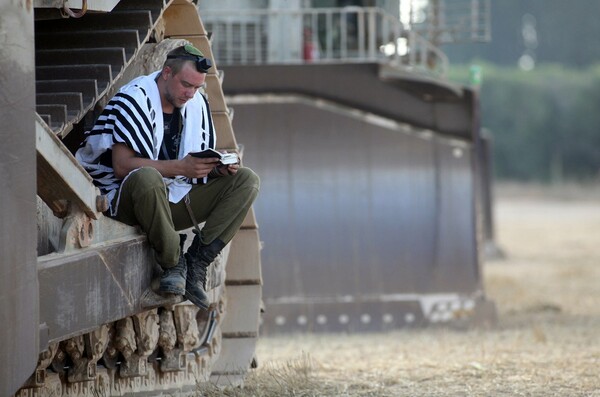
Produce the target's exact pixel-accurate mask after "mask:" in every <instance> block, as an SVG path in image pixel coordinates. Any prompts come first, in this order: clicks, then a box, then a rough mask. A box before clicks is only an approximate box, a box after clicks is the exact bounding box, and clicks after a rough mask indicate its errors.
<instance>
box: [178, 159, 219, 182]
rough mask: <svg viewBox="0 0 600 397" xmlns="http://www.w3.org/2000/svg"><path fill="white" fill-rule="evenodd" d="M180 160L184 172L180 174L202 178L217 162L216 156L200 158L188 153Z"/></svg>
mask: <svg viewBox="0 0 600 397" xmlns="http://www.w3.org/2000/svg"><path fill="white" fill-rule="evenodd" d="M180 161H181V163H182V166H183V167H184V168H183V169H184V172H183V173H182V174H180V175H183V176H186V177H188V178H204V177H205V176H207V175H208V173H209V172H210V171H211V170H212V169H213V168H215V167H216V166H217V164H218V163H219V159H218V158H216V157H211V158H205V159H202V158H198V157H194V156H192V155H189V154H188V155H187V156H185V157H184V158H183V159H182V160H180Z"/></svg>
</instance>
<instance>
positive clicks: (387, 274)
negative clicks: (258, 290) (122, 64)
mask: <svg viewBox="0 0 600 397" xmlns="http://www.w3.org/2000/svg"><path fill="white" fill-rule="evenodd" d="M307 74H308V72H307ZM235 98H236V97H233V102H232V101H230V103H233V107H234V109H235V119H234V126H235V128H236V131H237V137H238V140H239V141H240V142H241V143H242V144H243V145H244V147H245V150H246V151H247V154H246V155H245V156H244V162H245V163H246V164H247V165H248V166H249V167H251V168H253V169H254V170H255V171H257V172H258V173H259V175H261V181H262V187H261V194H260V196H259V199H258V200H257V203H256V204H255V210H256V213H257V216H258V217H259V219H261V226H260V230H261V240H263V241H264V249H263V255H262V261H263V277H264V299H265V305H266V313H265V320H264V323H263V329H265V331H266V332H270V331H274V330H277V331H278V330H298V329H303V330H305V331H310V330H326V331H327V330H341V329H344V330H358V331H360V330H381V329H387V328H391V327H393V326H396V327H398V326H405V325H416V324H420V323H422V319H423V318H425V317H427V318H426V320H427V321H431V322H436V321H443V320H447V319H448V316H452V315H455V314H456V313H458V312H461V311H464V312H469V311H472V310H474V307H475V306H476V305H477V299H476V297H477V296H478V295H479V294H480V292H481V291H480V288H481V286H480V280H479V270H478V260H477V254H476V253H477V247H476V233H475V209H474V208H475V207H474V200H475V197H474V193H473V192H474V180H473V178H474V176H473V169H472V164H471V161H472V144H471V143H470V142H469V141H467V140H457V139H449V138H448V137H446V136H444V135H443V134H437V133H434V132H432V131H423V130H420V129H416V128H414V127H411V126H408V125H406V124H401V123H395V122H393V121H391V120H387V119H377V117H376V116H373V115H369V114H365V113H361V112H359V111H357V110H356V109H354V108H350V107H345V106H341V105H339V104H335V103H333V102H331V103H325V101H323V100H322V99H320V98H311V97H298V96H293V95H292V96H285V95H281V96H277V95H272V94H271V95H268V96H264V97H260V96H259V97H255V98H253V99H252V98H250V97H248V98H246V99H247V100H244V99H243V97H238V100H237V101H236V99H235ZM387 307H389V309H388V308H387ZM414 307H418V310H416V309H414ZM436 307H439V309H436ZM407 308H408V309H407ZM323 316H324V317H325V320H323ZM340 316H342V317H341V318H342V320H340ZM344 316H348V318H347V319H346V320H345V321H344V320H343V319H344ZM365 316H368V317H369V319H370V320H369V321H366V320H365V318H366V317H365ZM332 319H335V321H334V323H335V324H334V323H332ZM407 319H408V320H407ZM371 320H372V321H371ZM323 321H325V322H323ZM282 322H283V323H284V324H287V325H286V326H283V325H284V324H282ZM290 322H291V323H292V325H290Z"/></svg>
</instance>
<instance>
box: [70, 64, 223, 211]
mask: <svg viewBox="0 0 600 397" xmlns="http://www.w3.org/2000/svg"><path fill="white" fill-rule="evenodd" d="M156 75H157V73H153V74H152V75H150V76H142V77H139V78H137V79H135V80H133V81H132V82H131V83H129V84H128V85H126V86H124V87H123V88H121V90H120V91H119V92H118V93H117V94H116V95H115V96H114V97H113V98H112V99H111V100H110V102H109V103H108V104H107V105H106V107H105V108H104V110H103V111H102V113H101V114H100V116H99V117H98V119H97V120H96V123H95V125H94V127H93V128H92V130H91V131H88V132H86V137H85V140H84V141H83V143H82V145H81V147H80V148H79V150H78V151H77V152H76V154H75V157H76V158H77V160H78V161H79V162H80V163H81V164H82V166H83V167H84V168H85V169H86V171H87V172H88V173H89V174H90V176H91V177H92V178H93V179H94V184H95V185H96V186H97V187H98V188H99V189H100V191H101V193H102V194H104V195H106V196H108V199H109V200H110V202H112V201H113V198H114V196H115V193H116V191H117V189H118V187H119V186H120V185H121V182H122V180H120V179H117V178H116V177H115V174H114V170H113V168H112V146H113V145H114V144H115V143H124V144H125V145H127V146H128V147H129V148H131V149H132V150H133V151H135V152H136V153H137V154H138V155H139V156H140V157H144V158H149V159H153V160H157V159H158V153H159V149H160V146H161V144H162V140H163V118H162V106H161V102H160V95H159V93H158V88H157V86H156V83H155V81H154V77H155V76H156ZM181 115H182V119H183V126H182V128H183V134H182V142H181V149H180V152H179V158H183V157H184V156H185V155H187V153H189V152H195V151H200V150H202V149H205V148H207V147H209V148H215V145H216V136H215V132H214V126H213V122H212V118H211V115H210V108H209V106H208V101H207V100H206V98H205V97H204V96H203V95H202V94H200V93H199V92H197V93H196V95H195V96H194V98H192V99H191V100H190V101H188V103H186V104H185V105H184V107H182V109H181ZM181 179H183V178H178V180H179V181H181ZM185 181H186V183H184V184H183V186H182V184H181V183H174V184H170V183H168V184H167V185H168V186H169V190H175V189H180V191H178V192H171V191H170V192H169V193H170V194H169V197H170V199H171V201H175V202H177V201H179V200H180V199H181V197H183V196H184V195H185V193H187V191H188V190H189V188H191V185H189V183H190V182H194V183H195V182H198V181H196V180H194V181H190V180H188V179H187V178H185ZM167 182H169V181H167ZM186 185H187V186H186ZM182 188H183V190H181V189H182ZM115 212H116V208H114V209H113V208H111V213H113V214H114V213H115Z"/></svg>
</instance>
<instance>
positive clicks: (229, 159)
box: [190, 149, 239, 164]
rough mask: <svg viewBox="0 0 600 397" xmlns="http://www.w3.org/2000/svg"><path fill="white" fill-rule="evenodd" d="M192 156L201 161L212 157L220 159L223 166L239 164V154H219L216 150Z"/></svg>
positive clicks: (196, 153)
mask: <svg viewBox="0 0 600 397" xmlns="http://www.w3.org/2000/svg"><path fill="white" fill-rule="evenodd" d="M190 155H192V156H194V157H198V158H201V159H206V158H211V157H214V158H218V159H220V161H221V164H237V163H238V162H239V158H238V155H237V153H219V152H217V151H216V150H214V149H206V150H203V151H201V152H193V153H190Z"/></svg>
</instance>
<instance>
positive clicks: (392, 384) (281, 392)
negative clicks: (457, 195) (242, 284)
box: [202, 186, 600, 397]
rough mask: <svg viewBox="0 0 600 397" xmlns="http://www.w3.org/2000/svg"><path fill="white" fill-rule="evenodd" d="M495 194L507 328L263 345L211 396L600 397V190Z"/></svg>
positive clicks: (494, 265)
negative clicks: (239, 374) (241, 379)
mask: <svg viewBox="0 0 600 397" xmlns="http://www.w3.org/2000/svg"><path fill="white" fill-rule="evenodd" d="M496 192H497V197H496V211H495V213H496V241H497V242H498V246H499V247H500V248H501V249H502V251H503V252H504V254H505V258H504V259H495V260H488V261H486V263H485V264H484V266H483V272H484V277H485V288H486V292H487V295H488V297H489V298H490V299H492V300H493V301H495V303H496V305H497V308H498V315H499V322H498V325H497V327H495V328H493V329H472V330H455V329H426V330H419V331H396V332H390V333H384V334H368V335H339V334H338V335H299V336H298V335H296V336H278V337H268V338H262V339H261V340H260V342H259V346H258V351H257V354H258V358H259V360H260V367H259V369H257V370H256V371H255V372H253V373H252V374H251V375H250V377H249V378H248V380H247V382H246V386H245V387H244V388H243V389H225V390H215V389H211V388H208V389H204V390H202V394H203V395H209V396H273V397H274V396H544V397H546V396H595V397H600V189H598V188H597V189H589V188H588V189H582V188H578V187H570V188H568V189H542V188H531V187H523V186H502V187H500V188H498V189H497V190H496Z"/></svg>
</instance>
